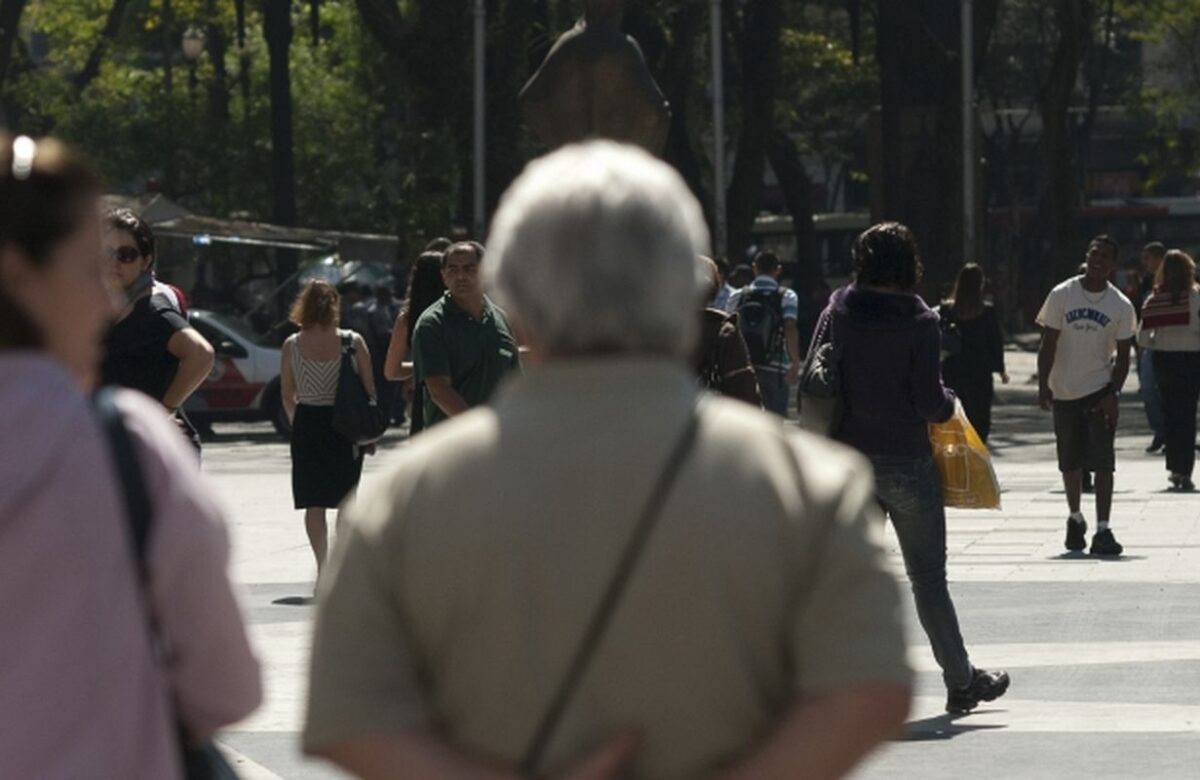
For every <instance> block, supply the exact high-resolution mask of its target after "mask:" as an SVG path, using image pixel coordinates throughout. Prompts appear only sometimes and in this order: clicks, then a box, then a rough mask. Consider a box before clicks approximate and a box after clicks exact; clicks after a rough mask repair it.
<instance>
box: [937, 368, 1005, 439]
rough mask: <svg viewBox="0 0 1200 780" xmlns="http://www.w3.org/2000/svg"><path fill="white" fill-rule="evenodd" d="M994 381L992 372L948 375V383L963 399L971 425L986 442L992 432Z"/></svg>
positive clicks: (959, 398)
mask: <svg viewBox="0 0 1200 780" xmlns="http://www.w3.org/2000/svg"><path fill="white" fill-rule="evenodd" d="M993 382H994V380H993V379H992V375H991V374H990V373H989V374H974V375H970V376H950V375H948V376H947V377H946V385H947V386H948V387H949V388H950V389H951V390H953V391H954V394H955V395H957V396H958V400H960V401H962V405H963V411H964V412H966V413H967V419H968V420H970V421H971V427H972V428H974V429H975V432H976V433H978V434H979V438H981V439H983V440H984V441H985V442H986V441H987V440H988V436H989V435H991V432H992V397H993V396H994V395H995V392H996V391H995V385H994V384H993Z"/></svg>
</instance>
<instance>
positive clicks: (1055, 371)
mask: <svg viewBox="0 0 1200 780" xmlns="http://www.w3.org/2000/svg"><path fill="white" fill-rule="evenodd" d="M1118 249H1119V248H1118V246H1117V242H1116V241H1115V240H1113V239H1112V238H1110V237H1108V236H1104V235H1102V236H1097V237H1096V238H1094V239H1092V242H1091V243H1090V244H1089V245H1088V250H1087V260H1086V262H1085V264H1084V273H1083V274H1082V275H1080V276H1076V277H1073V278H1071V279H1068V280H1067V281H1065V282H1063V283H1062V284H1060V285H1058V286H1057V287H1055V288H1054V289H1053V290H1051V291H1050V295H1049V296H1047V298H1046V302H1045V303H1044V304H1042V310H1041V312H1039V313H1038V316H1037V323H1038V325H1040V326H1041V327H1042V345H1041V348H1040V349H1039V350H1038V382H1039V383H1040V387H1039V393H1038V396H1039V401H1040V403H1041V406H1042V408H1043V409H1045V410H1046V411H1053V413H1054V436H1055V439H1056V440H1057V442H1058V468H1059V471H1061V472H1062V475H1063V487H1064V489H1065V491H1066V494H1067V507H1068V509H1069V510H1070V512H1071V514H1070V517H1068V518H1067V538H1066V547H1067V549H1068V550H1071V551H1076V552H1077V551H1080V550H1082V549H1084V547H1085V546H1086V545H1087V542H1086V539H1085V536H1086V533H1087V523H1086V522H1085V520H1084V517H1083V513H1082V512H1081V511H1080V493H1081V492H1082V489H1083V479H1082V472H1083V471H1084V470H1087V471H1090V472H1092V473H1094V474H1095V490H1096V534H1095V535H1094V536H1093V537H1092V547H1091V553H1092V555H1120V554H1121V552H1122V550H1123V549H1124V548H1122V547H1121V545H1120V544H1119V543H1118V542H1117V540H1116V538H1115V537H1114V536H1113V532H1112V529H1110V528H1109V519H1110V515H1111V512H1112V497H1113V472H1114V471H1115V469H1116V455H1115V452H1114V439H1115V436H1116V430H1117V416H1118V412H1119V405H1118V399H1119V398H1120V394H1121V387H1122V386H1124V384H1125V378H1126V376H1128V374H1129V350H1130V347H1131V346H1132V344H1133V334H1134V311H1133V304H1131V303H1130V302H1129V299H1128V298H1126V297H1125V296H1124V295H1123V294H1122V293H1121V291H1120V290H1118V289H1117V288H1116V287H1114V286H1113V285H1112V284H1111V283H1109V281H1108V280H1109V277H1110V276H1112V272H1113V270H1114V269H1115V268H1116V267H1117V256H1118V254H1117V253H1118Z"/></svg>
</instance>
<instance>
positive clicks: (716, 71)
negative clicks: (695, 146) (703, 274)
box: [709, 0, 729, 257]
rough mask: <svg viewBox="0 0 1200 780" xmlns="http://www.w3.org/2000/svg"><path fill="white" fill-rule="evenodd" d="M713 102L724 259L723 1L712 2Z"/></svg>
mask: <svg viewBox="0 0 1200 780" xmlns="http://www.w3.org/2000/svg"><path fill="white" fill-rule="evenodd" d="M709 16H710V17H711V21H712V32H711V37H712V101H713V106H712V109H713V227H714V232H715V233H716V235H715V236H714V237H713V254H715V255H716V256H717V257H724V256H725V253H726V252H728V251H729V248H728V246H727V245H726V244H727V237H726V236H727V230H726V217H727V215H726V212H725V62H724V56H725V55H724V53H723V49H722V32H721V0H711V3H710V12H709Z"/></svg>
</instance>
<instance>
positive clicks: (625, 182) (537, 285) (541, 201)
mask: <svg viewBox="0 0 1200 780" xmlns="http://www.w3.org/2000/svg"><path fill="white" fill-rule="evenodd" d="M707 251H708V228H707V227H706V225H705V222H704V216H703V214H702V212H701V210H700V204H699V203H697V202H696V199H695V197H693V196H692V193H691V191H689V190H688V188H687V185H686V184H685V183H684V182H683V179H682V178H680V176H679V174H678V173H676V172H675V170H674V169H673V168H671V167H670V166H668V165H667V164H666V163H663V162H662V161H660V160H658V159H656V158H654V157H651V156H650V155H649V154H647V153H646V152H644V151H642V150H641V149H638V148H636V147H632V146H623V145H621V144H617V143H613V142H611V141H591V142H588V143H584V144H575V145H571V146H567V147H564V148H562V149H560V150H558V151H556V152H554V153H552V154H549V155H547V156H546V157H543V158H541V159H538V160H535V161H533V162H532V163H530V164H529V165H528V167H526V169H525V171H524V173H522V174H521V176H520V177H519V178H518V179H517V180H516V182H514V183H513V185H512V187H510V188H509V190H508V192H506V193H505V194H504V198H503V199H502V200H501V203H500V208H499V210H498V211H497V212H496V216H495V219H494V220H493V223H492V232H491V236H490V237H489V240H488V255H489V257H488V262H487V263H485V264H484V268H483V271H484V281H485V284H486V285H487V286H488V288H489V289H490V290H491V291H492V292H494V294H495V295H496V297H497V299H498V300H499V302H500V303H501V305H503V306H506V307H508V308H509V309H511V310H512V313H513V314H514V315H515V316H516V318H517V319H518V321H520V322H521V323H522V325H524V326H525V328H526V329H527V330H528V331H529V333H530V336H531V338H532V339H533V340H534V341H535V342H537V344H538V345H539V346H540V347H542V348H544V349H545V350H546V351H548V352H549V353H551V354H553V355H558V356H565V355H585V354H601V353H640V354H657V355H670V356H676V357H686V356H687V355H688V354H689V353H690V352H691V349H692V347H693V345H694V343H695V339H696V336H697V330H698V325H699V319H698V316H697V309H698V307H699V306H700V302H701V300H702V295H703V290H704V286H705V284H707V280H706V279H705V278H704V275H703V274H702V273H701V272H700V266H699V265H698V264H697V262H696V255H698V254H704V253H706V252H707Z"/></svg>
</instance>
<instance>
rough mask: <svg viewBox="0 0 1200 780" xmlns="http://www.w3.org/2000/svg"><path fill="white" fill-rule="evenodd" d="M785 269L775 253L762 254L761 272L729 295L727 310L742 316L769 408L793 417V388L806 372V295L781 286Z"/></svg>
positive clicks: (757, 261) (759, 260)
mask: <svg viewBox="0 0 1200 780" xmlns="http://www.w3.org/2000/svg"><path fill="white" fill-rule="evenodd" d="M782 270H783V266H782V265H781V264H780V262H779V258H778V257H777V256H776V255H775V254H774V253H773V252H759V253H758V254H756V255H755V256H754V273H755V274H757V276H755V278H754V280H753V281H752V282H750V284H748V285H747V286H745V287H743V288H742V289H740V290H737V291H735V292H734V293H733V294H732V295H730V296H729V303H728V305H727V306H726V308H727V310H728V311H730V312H734V313H736V314H737V315H738V327H740V328H741V330H742V338H743V339H745V341H746V348H747V350H748V351H749V353H750V362H751V363H752V364H753V365H754V375H755V379H756V380H757V381H758V392H759V395H760V396H762V403H763V408H764V409H766V410H767V411H770V412H774V413H775V414H777V415H779V416H780V417H787V413H788V396H789V393H788V388H789V387H790V386H791V385H794V384H796V379H797V377H799V376H800V333H799V329H798V328H797V325H796V320H797V318H798V317H799V316H800V299H799V298H797V297H796V293H795V291H794V290H789V289H787V288H785V287H782V286H781V285H780V284H779V274H780V273H781V272H782Z"/></svg>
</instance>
